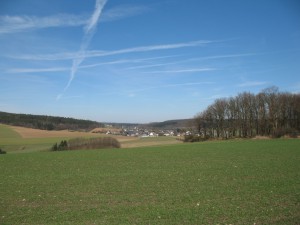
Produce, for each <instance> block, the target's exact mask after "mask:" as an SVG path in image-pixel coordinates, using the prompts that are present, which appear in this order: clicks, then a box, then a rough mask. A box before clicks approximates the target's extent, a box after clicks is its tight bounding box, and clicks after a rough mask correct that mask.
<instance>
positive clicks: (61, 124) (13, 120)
mask: <svg viewBox="0 0 300 225" xmlns="http://www.w3.org/2000/svg"><path fill="white" fill-rule="evenodd" d="M0 123H3V124H7V125H13V126H22V127H28V128H35V129H41V130H67V129H68V130H84V131H88V130H92V129H94V128H96V127H103V126H104V125H103V124H102V123H99V122H95V121H90V120H82V119H73V118H67V117H56V116H43V115H30V114H15V113H7V112H0Z"/></svg>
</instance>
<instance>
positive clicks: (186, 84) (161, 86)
mask: <svg viewBox="0 0 300 225" xmlns="http://www.w3.org/2000/svg"><path fill="white" fill-rule="evenodd" d="M207 84H214V83H213V82H192V83H179V84H166V85H160V86H153V87H148V88H143V89H138V90H133V91H130V94H132V93H136V92H143V91H149V90H152V89H161V88H172V87H184V86H195V85H207Z"/></svg>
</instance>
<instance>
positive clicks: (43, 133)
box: [11, 126, 99, 138]
mask: <svg viewBox="0 0 300 225" xmlns="http://www.w3.org/2000/svg"><path fill="white" fill-rule="evenodd" d="M11 128H12V129H14V130H15V131H16V132H18V133H19V134H20V135H21V137H22V138H48V137H86V136H87V137H89V136H99V134H98V135H97V134H92V133H88V132H78V131H74V132H73V131H68V130H60V131H56V130H54V131H48V130H39V129H32V128H26V127H17V126H11Z"/></svg>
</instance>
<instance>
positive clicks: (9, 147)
mask: <svg viewBox="0 0 300 225" xmlns="http://www.w3.org/2000/svg"><path fill="white" fill-rule="evenodd" d="M19 133H20V134H21V135H20V134H19ZM22 136H24V137H23V138H22ZM99 136H103V135H101V134H94V133H86V132H68V131H45V130H37V129H30V128H24V127H14V126H7V125H2V124H0V148H3V149H4V150H5V151H7V152H8V153H20V152H22V153H27V152H37V151H47V150H49V149H50V148H51V147H52V146H53V144H54V143H57V142H60V141H62V140H69V139H70V138H75V137H99ZM104 136H107V135H104ZM112 137H114V138H116V139H117V140H118V141H119V142H120V143H121V145H122V148H132V147H141V146H154V145H155V146H160V145H170V144H178V143H180V142H179V141H177V140H176V137H151V138H136V137H124V136H114V135H113V136H112Z"/></svg>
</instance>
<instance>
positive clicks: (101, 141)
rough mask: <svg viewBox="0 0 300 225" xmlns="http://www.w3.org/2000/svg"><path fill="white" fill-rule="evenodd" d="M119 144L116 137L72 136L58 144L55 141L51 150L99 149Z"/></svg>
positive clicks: (118, 145)
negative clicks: (72, 137)
mask: <svg viewBox="0 0 300 225" xmlns="http://www.w3.org/2000/svg"><path fill="white" fill-rule="evenodd" d="M120 147H121V145H120V143H119V142H118V140H117V139H115V138H112V137H103V138H102V137H99V138H90V139H86V138H74V139H70V140H69V141H68V142H67V141H65V140H64V141H61V142H60V144H59V145H58V144H57V143H55V144H54V145H53V146H52V148H51V151H63V150H77V149H100V148H120Z"/></svg>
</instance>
